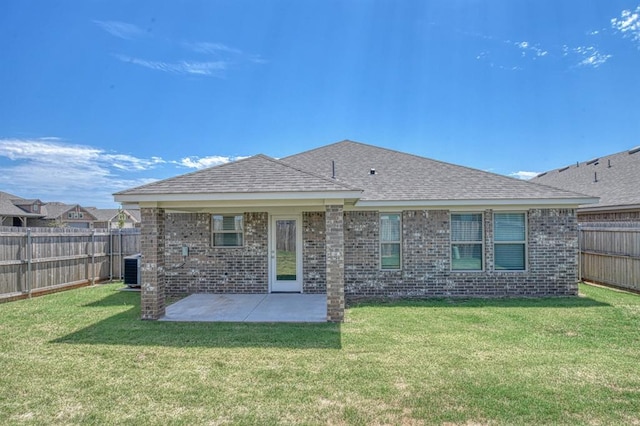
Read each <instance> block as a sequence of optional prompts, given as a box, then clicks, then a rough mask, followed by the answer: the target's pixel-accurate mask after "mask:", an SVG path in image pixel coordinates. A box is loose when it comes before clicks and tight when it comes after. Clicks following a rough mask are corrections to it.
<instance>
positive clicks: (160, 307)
mask: <svg viewBox="0 0 640 426" xmlns="http://www.w3.org/2000/svg"><path fill="white" fill-rule="evenodd" d="M140 215H141V216H142V226H141V230H140V239H141V246H142V259H141V262H140V263H141V265H140V266H141V274H140V275H141V280H142V283H141V286H140V288H141V294H140V305H141V310H142V319H143V320H157V319H158V318H160V317H161V316H162V315H164V239H165V236H164V219H165V213H164V209H159V208H142V209H140Z"/></svg>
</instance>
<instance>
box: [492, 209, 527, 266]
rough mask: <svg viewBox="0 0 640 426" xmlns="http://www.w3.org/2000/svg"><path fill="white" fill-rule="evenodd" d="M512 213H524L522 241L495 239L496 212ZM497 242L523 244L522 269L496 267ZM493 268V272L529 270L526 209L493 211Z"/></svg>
mask: <svg viewBox="0 0 640 426" xmlns="http://www.w3.org/2000/svg"><path fill="white" fill-rule="evenodd" d="M500 213H512V214H523V215H524V241H496V236H495V235H496V214H500ZM499 244H524V269H496V245H499ZM493 270H494V271H495V272H506V273H522V272H527V271H529V215H528V214H527V212H526V211H522V210H515V211H514V210H510V211H499V212H493Z"/></svg>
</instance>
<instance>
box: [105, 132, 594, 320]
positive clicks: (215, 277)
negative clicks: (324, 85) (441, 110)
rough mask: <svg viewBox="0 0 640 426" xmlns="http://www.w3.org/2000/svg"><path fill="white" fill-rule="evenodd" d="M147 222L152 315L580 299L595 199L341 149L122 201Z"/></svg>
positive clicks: (233, 170) (195, 177)
mask: <svg viewBox="0 0 640 426" xmlns="http://www.w3.org/2000/svg"><path fill="white" fill-rule="evenodd" d="M115 199H116V201H119V202H122V203H124V204H125V205H127V204H135V205H138V206H139V207H140V209H141V216H142V226H141V228H142V252H143V260H142V283H141V284H142V286H141V287H142V294H141V303H142V318H143V319H158V318H159V317H161V316H162V315H163V314H164V309H165V297H166V296H169V295H179V294H192V293H269V292H303V293H321V294H326V296H327V319H328V320H329V321H342V319H343V314H344V307H345V299H346V300H349V299H353V298H358V297H428V296H480V297H501V296H522V295H524V296H546V295H556V296H566V295H576V294H577V221H576V208H577V207H578V205H581V204H586V203H589V202H595V201H597V200H596V199H595V198H592V197H589V196H584V195H581V194H577V193H573V192H568V191H565V190H560V189H554V188H551V187H547V186H543V185H536V184H532V183H529V182H525V181H521V180H516V179H512V178H508V177H505V176H500V175H496V174H492V173H487V172H483V171H479V170H474V169H470V168H466V167H461V166H456V165H453V164H448V163H443V162H439V161H434V160H431V159H427V158H424V157H419V156H416V155H411V154H406V153H402V152H397V151H393V150H389V149H384V148H379V147H375V146H371V145H365V144H361V143H357V142H352V141H342V142H338V143H335V144H331V145H327V146H324V147H320V148H317V149H313V150H310V151H306V152H303V153H300V154H296V155H292V156H289V157H286V158H282V159H274V158H270V157H267V156H265V155H256V156H254V157H249V158H246V159H243V160H240V161H236V162H233V163H228V164H224V165H221V166H216V167H212V168H209V169H204V170H200V171H197V172H193V173H189V174H185V175H181V176H177V177H174V178H170V179H166V180H162V181H159V182H155V183H151V184H148V185H144V186H140V187H137V188H133V189H129V190H125V191H122V192H119V193H116V194H115Z"/></svg>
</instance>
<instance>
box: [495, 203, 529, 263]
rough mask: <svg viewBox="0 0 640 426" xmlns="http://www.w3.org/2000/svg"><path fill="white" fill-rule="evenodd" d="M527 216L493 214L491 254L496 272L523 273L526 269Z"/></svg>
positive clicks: (519, 214) (520, 214) (523, 214)
mask: <svg viewBox="0 0 640 426" xmlns="http://www.w3.org/2000/svg"><path fill="white" fill-rule="evenodd" d="M526 218H527V216H526V214H525V213H494V214H493V234H494V236H493V242H494V245H493V253H494V258H495V268H496V270H506V271H524V270H525V269H526V267H527V260H526V251H527V225H526V222H527V220H526Z"/></svg>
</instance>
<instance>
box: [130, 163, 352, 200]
mask: <svg viewBox="0 0 640 426" xmlns="http://www.w3.org/2000/svg"><path fill="white" fill-rule="evenodd" d="M354 189H355V188H352V187H349V186H348V185H345V184H344V183H340V182H337V181H335V180H332V179H331V178H330V177H322V176H317V175H314V174H312V173H310V172H309V171H303V170H299V169H297V168H295V167H292V166H291V165H288V164H285V163H283V162H281V161H279V160H275V159H273V158H270V157H267V156H266V155H262V154H259V155H256V156H253V157H249V158H245V159H243V160H239V161H235V162H232V163H227V164H223V165H220V166H215V167H211V168H208V169H204V170H198V171H197V172H193V173H188V174H185V175H181V176H176V177H173V178H169V179H165V180H161V181H159V182H153V183H150V184H147V185H143V186H139V187H137V188H133V189H129V190H125V191H122V192H119V193H118V194H190V193H238V192H240V193H242V192H244V193H253V192H299V191H348V190H354Z"/></svg>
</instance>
